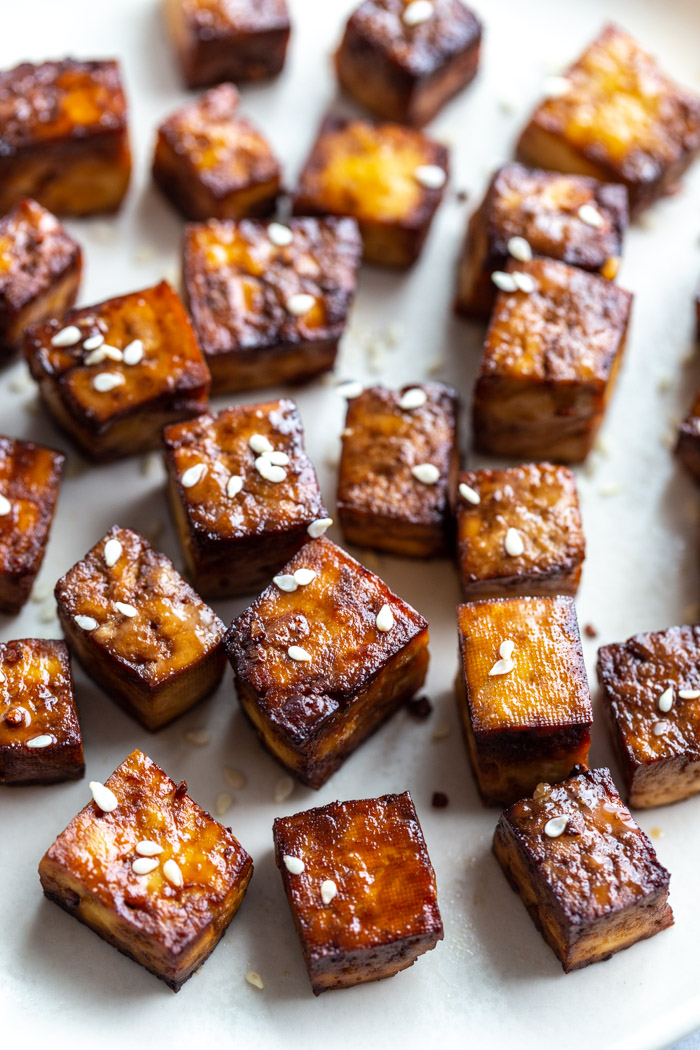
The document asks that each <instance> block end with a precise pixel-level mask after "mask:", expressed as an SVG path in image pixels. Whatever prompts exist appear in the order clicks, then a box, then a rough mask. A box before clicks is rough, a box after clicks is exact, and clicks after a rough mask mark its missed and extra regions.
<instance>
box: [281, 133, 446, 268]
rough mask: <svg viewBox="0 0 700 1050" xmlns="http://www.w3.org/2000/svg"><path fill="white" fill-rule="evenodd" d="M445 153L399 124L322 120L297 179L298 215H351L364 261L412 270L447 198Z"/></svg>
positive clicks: (437, 145)
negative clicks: (439, 209)
mask: <svg viewBox="0 0 700 1050" xmlns="http://www.w3.org/2000/svg"><path fill="white" fill-rule="evenodd" d="M447 175H448V153H447V147H446V146H443V145H442V144H441V143H439V142H436V141H435V140H434V139H430V138H428V137H427V135H424V134H422V132H420V131H414V130H413V129H411V128H404V127H401V126H400V125H398V124H371V123H369V122H368V121H366V120H344V119H341V118H338V117H326V118H325V120H324V121H323V123H322V124H321V128H320V130H319V133H318V137H317V139H316V142H315V143H314V145H313V148H312V150H311V153H310V155H309V157H308V159H307V161H306V164H305V166H304V170H303V171H302V173H301V177H300V180H299V187H298V189H297V192H296V195H295V198H294V211H295V213H296V214H297V215H350V216H352V217H353V218H354V219H357V222H358V224H359V227H360V233H361V234H362V242H363V249H364V258H365V259H367V260H368V261H369V262H374V263H380V264H381V265H382V266H400V267H401V266H410V265H411V264H412V263H414V262H415V261H416V259H417V258H418V256H419V255H420V251H421V248H422V247H423V242H424V241H425V238H426V237H427V235H428V230H429V229H430V224H431V222H432V220H433V216H434V215H435V212H436V211H437V209H438V206H439V204H440V202H441V200H442V197H443V194H444V192H445V184H446V182H447Z"/></svg>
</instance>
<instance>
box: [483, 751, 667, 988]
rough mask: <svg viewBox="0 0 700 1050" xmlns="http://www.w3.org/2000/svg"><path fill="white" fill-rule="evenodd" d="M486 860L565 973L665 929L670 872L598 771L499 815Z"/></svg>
mask: <svg viewBox="0 0 700 1050" xmlns="http://www.w3.org/2000/svg"><path fill="white" fill-rule="evenodd" d="M558 817H560V818H562V822H564V821H565V827H564V830H563V832H561V833H560V834H559V835H556V836H555V837H550V835H549V834H548V832H547V831H546V830H545V829H546V828H549V830H550V831H555V830H556V828H552V826H551V825H550V821H552V820H555V819H556V818H558ZM493 851H494V853H495V855H496V857H497V858H498V861H499V863H500V864H501V867H502V868H503V870H504V872H505V874H506V877H507V878H508V881H509V882H510V884H511V886H512V887H513V889H514V890H515V892H516V893H517V894H518V895H519V896H520V898H521V900H522V902H523V904H524V905H525V907H526V908H527V910H528V912H529V914H530V918H531V919H532V921H533V922H534V923H535V926H537V928H538V929H539V930H540V932H541V933H542V936H543V937H544V939H545V940H546V942H547V944H548V945H549V946H550V948H551V949H552V951H553V952H554V953H555V955H556V956H557V958H558V959H559V961H560V962H561V964H562V966H563V968H564V970H565V971H566V972H567V973H568V972H569V971H571V970H577V969H579V968H580V967H582V966H588V965H589V964H590V963H594V962H600V961H601V960H604V959H609V958H610V957H611V955H613V954H614V953H615V952H619V951H622V950H623V949H624V948H629V947H630V946H631V945H632V944H635V943H636V942H637V941H640V940H643V939H645V938H647V937H653V936H654V934H655V933H659V932H660V931H661V930H665V929H666V928H667V927H668V926H672V925H673V912H672V911H671V908H670V907H669V905H668V886H669V880H670V876H669V873H668V872H667V871H666V869H665V868H664V867H662V865H661V864H660V863H659V861H658V860H657V857H656V853H655V852H654V848H653V846H652V844H651V842H650V841H649V839H648V838H647V836H646V835H645V834H644V832H643V831H642V829H641V828H640V827H638V825H637V824H636V823H635V821H634V819H633V817H632V815H631V814H630V812H629V810H628V809H627V808H626V807H625V806H624V805H623V803H622V800H621V799H620V796H619V795H618V793H617V790H616V789H615V785H614V784H613V781H612V777H611V776H610V772H609V770H607V769H592V770H589V771H587V772H577V773H576V775H574V776H572V777H570V778H569V779H568V780H566V781H564V783H563V784H557V785H555V786H553V787H551V786H550V785H549V784H540V785H539V786H538V787H537V788H536V789H535V792H534V795H533V797H532V798H526V799H523V800H522V801H520V802H516V803H515V805H513V806H511V807H510V809H507V810H506V812H505V813H504V814H503V815H502V817H501V818H500V820H499V822H498V825H497V827H496V832H495V835H494V839H493Z"/></svg>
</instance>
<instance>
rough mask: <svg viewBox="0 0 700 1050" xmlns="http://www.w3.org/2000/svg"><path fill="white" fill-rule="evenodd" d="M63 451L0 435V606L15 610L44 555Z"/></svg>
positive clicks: (6, 609) (26, 594)
mask: <svg viewBox="0 0 700 1050" xmlns="http://www.w3.org/2000/svg"><path fill="white" fill-rule="evenodd" d="M64 462H65V456H64V455H63V454H62V453H61V452H54V450H53V449H50V448H45V447H44V446H43V445H34V444H32V442H30V441H18V440H16V439H15V438H9V437H2V436H0V511H2V513H0V611H2V612H6V613H18V612H19V610H20V609H21V608H22V606H23V605H24V603H25V602H26V600H27V598H28V597H29V592H30V591H31V589H32V585H33V583H34V580H35V579H36V575H37V573H38V572H39V569H40V568H41V563H42V561H43V560H44V553H45V551H46V544H47V543H48V539H49V533H50V531H51V523H52V522H53V516H54V511H55V510H56V503H57V500H58V490H59V486H60V484H61V475H62V473H63V464H64Z"/></svg>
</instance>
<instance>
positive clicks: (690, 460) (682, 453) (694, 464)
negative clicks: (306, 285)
mask: <svg viewBox="0 0 700 1050" xmlns="http://www.w3.org/2000/svg"><path fill="white" fill-rule="evenodd" d="M698 312H699V313H700V309H699V311H698ZM675 453H676V455H677V456H678V459H679V460H680V461H681V463H682V464H683V466H684V467H685V469H686V470H687V471H688V472H689V473H690V474H691V476H692V477H693V478H694V479H695V481H697V482H700V390H699V391H698V392H697V394H696V395H695V398H694V400H693V404H692V407H691V409H690V412H689V413H688V415H687V416H686V417H685V419H684V420H683V421H682V423H681V424H680V426H679V427H678V434H677V437H676V447H675Z"/></svg>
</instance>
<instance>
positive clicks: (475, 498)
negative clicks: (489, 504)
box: [459, 481, 481, 507]
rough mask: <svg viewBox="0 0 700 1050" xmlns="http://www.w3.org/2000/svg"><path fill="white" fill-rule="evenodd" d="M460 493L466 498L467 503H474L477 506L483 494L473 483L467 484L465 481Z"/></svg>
mask: <svg viewBox="0 0 700 1050" xmlns="http://www.w3.org/2000/svg"><path fill="white" fill-rule="evenodd" d="M459 494H460V496H461V497H462V499H465V500H466V501H467V503H473V504H474V506H475V507H477V506H478V505H479V504H480V503H481V496H480V495H479V493H478V492H477V491H476V489H473V488H472V487H471V485H467V484H466V482H464V481H463V482H462V483H461V485H460V486H459Z"/></svg>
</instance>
